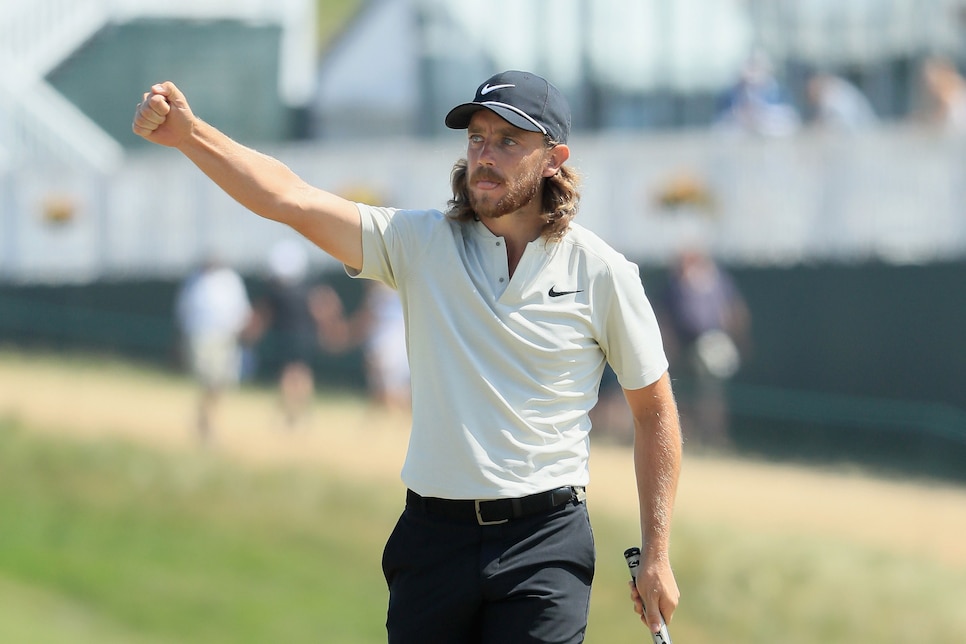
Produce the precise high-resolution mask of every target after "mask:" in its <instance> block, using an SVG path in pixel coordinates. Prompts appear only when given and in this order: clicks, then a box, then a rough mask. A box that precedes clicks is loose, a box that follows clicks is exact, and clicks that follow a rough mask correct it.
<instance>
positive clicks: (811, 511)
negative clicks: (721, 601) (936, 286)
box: [0, 352, 966, 568]
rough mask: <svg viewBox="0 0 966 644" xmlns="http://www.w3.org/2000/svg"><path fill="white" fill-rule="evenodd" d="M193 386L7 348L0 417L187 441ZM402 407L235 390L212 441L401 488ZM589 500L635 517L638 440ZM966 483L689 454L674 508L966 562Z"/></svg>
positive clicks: (257, 461) (606, 465) (166, 442)
mask: <svg viewBox="0 0 966 644" xmlns="http://www.w3.org/2000/svg"><path fill="white" fill-rule="evenodd" d="M195 396H196V392H195V389H194V388H193V386H192V383H191V382H190V381H188V380H186V379H181V378H172V377H169V376H165V375H160V374H151V373H146V372H144V371H141V370H135V369H131V368H128V367H124V366H123V365H109V366H106V367H105V366H104V365H96V366H92V365H90V364H88V363H83V362H75V361H69V362H66V363H64V362H61V361H58V360H56V359H53V358H47V357H44V358H37V357H30V356H27V355H23V354H19V353H10V352H7V353H0V418H3V417H10V418H16V419H19V420H21V421H22V422H23V423H24V424H26V425H28V426H30V427H33V428H36V429H37V431H45V432H51V433H55V434H58V435H62V434H68V435H69V436H70V437H71V438H73V439H89V438H95V437H103V436H121V437H124V438H127V439H130V440H134V441H138V442H141V443H145V444H150V445H154V446H157V447H159V448H163V449H167V450H173V451H181V450H196V449H199V445H198V442H197V440H196V437H195V436H194V434H193V431H192V417H193V410H194V404H195ZM406 420H407V419H406V418H403V417H400V416H398V415H395V416H393V415H389V414H386V413H382V412H378V411H374V410H371V409H369V410H367V409H366V408H365V406H364V405H360V404H359V400H358V399H355V398H349V399H346V400H339V399H337V398H331V397H325V398H324V399H323V398H321V397H320V400H319V402H318V404H317V405H316V407H315V409H314V412H313V415H312V418H311V422H310V424H309V425H307V426H306V427H303V428H301V429H300V430H298V431H295V432H287V431H284V430H282V429H281V427H280V425H279V423H278V418H277V415H276V413H275V406H274V401H273V397H272V394H271V392H266V391H260V390H243V391H237V392H232V393H230V394H228V395H227V396H226V397H225V399H224V400H223V401H222V405H221V408H220V411H219V425H220V427H219V431H218V433H217V437H216V440H215V441H214V443H213V444H212V445H210V446H209V449H213V450H217V451H219V452H222V453H224V454H225V455H229V456H231V457H233V458H237V459H239V460H240V461H242V462H245V463H248V464H251V465H252V466H263V465H272V466H277V465H284V464H293V465H295V464H298V465H303V466H313V467H315V466H317V467H322V468H326V469H336V470H341V471H345V472H350V473H354V474H355V475H357V476H360V477H364V478H365V479H368V480H370V481H375V482H379V483H384V484H385V485H387V486H396V487H398V489H399V492H400V499H402V494H403V486H402V484H401V483H400V481H399V477H398V472H399V468H400V466H401V464H402V460H403V457H404V454H405V449H406V445H407V431H406ZM591 458H592V461H591V463H592V485H591V487H590V489H589V491H588V493H589V496H590V502H591V503H592V507H594V508H597V509H599V510H602V511H606V512H608V513H614V514H622V515H626V516H636V499H635V493H634V488H633V474H632V463H631V457H630V452H629V450H628V449H627V448H624V447H615V446H609V445H595V446H594V448H593V450H592V457H591ZM964 508H966V488H964V487H959V486H954V485H940V484H927V483H921V482H913V481H903V480H884V479H880V478H875V477H872V476H870V475H868V474H863V473H861V472H846V471H840V470H831V469H829V470H820V469H814V468H804V467H797V466H790V465H784V464H771V463H763V462H757V461H748V460H735V459H729V458H723V457H711V456H699V455H691V454H687V455H686V457H685V463H684V469H683V473H682V478H681V483H680V488H679V493H678V500H677V506H676V516H677V517H678V518H681V519H686V520H688V521H689V522H696V523H699V522H706V523H713V524H720V525H723V526H729V527H731V528H736V529H740V530H748V531H752V532H756V533H765V534H775V535H782V534H787V535H799V536H807V535H810V534H814V535H817V536H824V537H832V538H833V539H836V540H840V541H842V542H851V543H855V544H857V545H860V546H867V547H872V548H874V549H877V550H883V551H887V552H897V553H900V554H911V555H913V556H917V557H922V558H923V559H926V560H929V559H932V560H934V561H936V562H938V563H940V564H943V565H947V566H953V567H958V568H960V567H961V568H966V540H964V539H963V538H962V535H963V534H966V511H964V510H963V509H964Z"/></svg>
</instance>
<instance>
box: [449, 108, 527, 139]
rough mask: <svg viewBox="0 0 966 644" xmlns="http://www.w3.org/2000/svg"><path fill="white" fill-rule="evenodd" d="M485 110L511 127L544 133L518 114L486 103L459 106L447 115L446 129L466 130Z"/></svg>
mask: <svg viewBox="0 0 966 644" xmlns="http://www.w3.org/2000/svg"><path fill="white" fill-rule="evenodd" d="M483 109H486V110H490V111H491V112H493V113H494V114H496V115H497V116H499V117H500V118H502V119H503V120H504V121H506V122H507V123H509V124H510V125H513V126H515V127H518V128H520V129H521V130H526V131H527V132H542V130H541V129H540V128H539V127H537V126H536V125H534V124H533V122H531V121H529V120H527V119H526V118H525V117H523V116H521V115H520V114H518V113H517V112H514V111H513V110H511V109H509V108H506V107H501V106H499V105H486V104H484V103H463V104H462V105H457V106H456V107H454V108H453V109H451V110H450V111H449V114H447V115H446V119H445V123H446V127H449V128H452V129H454V130H465V129H466V128H468V127H469V126H470V119H471V118H472V117H473V115H474V114H476V113H477V112H479V111H480V110H483Z"/></svg>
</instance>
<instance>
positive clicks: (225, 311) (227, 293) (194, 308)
mask: <svg viewBox="0 0 966 644" xmlns="http://www.w3.org/2000/svg"><path fill="white" fill-rule="evenodd" d="M251 314H252V308H251V304H250V303H249V300H248V293H247V291H246V290H245V284H244V282H243V281H242V279H241V277H240V276H239V275H238V273H236V272H235V271H234V270H232V269H230V268H228V267H227V266H223V265H221V264H219V263H218V262H217V261H215V260H213V259H210V260H208V261H206V262H205V263H204V264H203V265H202V266H201V268H199V269H198V270H197V271H195V272H194V273H192V274H191V275H190V276H189V277H188V278H187V279H186V280H185V282H184V284H183V285H182V287H181V289H180V290H179V292H178V295H177V300H176V302H175V315H176V318H177V323H178V328H179V330H180V332H181V334H182V348H183V352H184V358H185V361H186V363H187V364H188V366H189V368H190V370H191V372H192V374H193V375H194V377H195V378H196V379H197V380H198V382H199V383H200V385H201V397H200V400H199V404H198V418H197V429H198V435H199V436H200V438H201V439H202V440H203V441H207V440H209V439H210V437H211V434H212V432H213V414H214V410H215V406H216V405H217V403H218V399H219V397H220V394H221V392H222V391H223V390H224V389H225V388H227V387H231V386H234V385H236V384H237V383H238V380H239V377H240V374H241V363H242V349H241V346H240V344H239V337H240V335H241V333H242V331H243V330H244V329H245V327H246V326H247V325H248V324H249V321H250V318H251Z"/></svg>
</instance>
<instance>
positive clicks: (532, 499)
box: [406, 485, 586, 525]
mask: <svg viewBox="0 0 966 644" xmlns="http://www.w3.org/2000/svg"><path fill="white" fill-rule="evenodd" d="M585 498H586V492H585V489H584V488H583V487H573V486H570V485H568V486H565V487H558V488H557V489H555V490H548V491H546V492H538V493H537V494H531V495H529V496H523V497H519V498H515V499H487V500H482V501H479V500H478V501H474V500H465V501H464V500H455V499H440V498H436V497H431V496H419V495H418V494H416V493H415V492H413V491H412V490H406V507H410V508H418V509H420V510H422V511H423V512H425V513H426V514H433V515H437V516H442V517H446V518H448V519H456V520H460V521H467V522H474V521H475V522H476V523H478V524H479V525H496V524H499V523H506V522H507V521H509V520H510V519H518V518H520V517H525V516H530V515H533V514H539V513H541V512H549V511H550V510H553V509H554V508H557V507H560V506H561V505H564V504H566V503H571V502H574V503H580V502H582V501H583V500H584V499H585Z"/></svg>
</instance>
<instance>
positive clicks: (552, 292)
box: [547, 284, 583, 297]
mask: <svg viewBox="0 0 966 644" xmlns="http://www.w3.org/2000/svg"><path fill="white" fill-rule="evenodd" d="M574 293H583V291H582V290H581V291H558V290H556V284H555V285H553V286H551V287H550V290H549V291H547V295H549V296H550V297H560V296H561V295H573V294H574Z"/></svg>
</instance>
